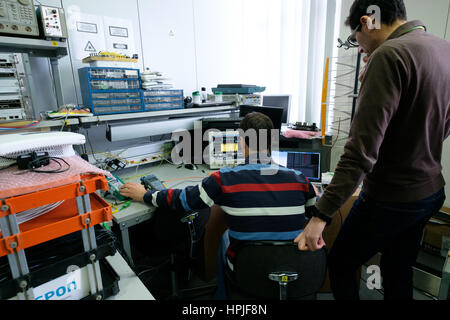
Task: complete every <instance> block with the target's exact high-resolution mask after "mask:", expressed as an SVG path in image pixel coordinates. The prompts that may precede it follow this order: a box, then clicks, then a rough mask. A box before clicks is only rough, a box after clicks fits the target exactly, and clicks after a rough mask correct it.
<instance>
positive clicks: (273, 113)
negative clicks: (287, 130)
mask: <svg viewBox="0 0 450 320" xmlns="http://www.w3.org/2000/svg"><path fill="white" fill-rule="evenodd" d="M252 112H260V113H262V114H265V115H266V116H268V117H269V118H270V119H271V120H272V122H273V126H274V128H275V129H281V124H282V118H283V112H284V109H283V108H278V107H255V106H246V105H243V106H240V113H239V116H240V117H242V118H243V117H245V116H246V115H247V114H249V113H252Z"/></svg>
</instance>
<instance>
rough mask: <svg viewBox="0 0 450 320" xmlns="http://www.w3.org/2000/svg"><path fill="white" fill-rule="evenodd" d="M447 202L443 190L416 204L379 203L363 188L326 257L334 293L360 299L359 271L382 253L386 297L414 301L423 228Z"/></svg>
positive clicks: (349, 298) (338, 296)
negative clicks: (417, 262)
mask: <svg viewBox="0 0 450 320" xmlns="http://www.w3.org/2000/svg"><path fill="white" fill-rule="evenodd" d="M444 201H445V192H444V189H442V190H441V191H439V192H438V193H436V194H434V195H433V196H431V197H429V198H427V199H424V200H421V201H417V202H413V203H387V202H379V201H376V200H374V199H371V198H369V197H368V196H367V195H366V194H364V193H363V192H361V194H360V196H359V198H358V199H357V200H356V202H355V203H354V205H353V208H352V209H351V211H350V213H349V215H348V217H347V218H346V220H345V222H344V224H343V225H342V228H341V230H340V232H339V234H338V236H337V238H336V241H335V243H334V245H333V247H332V249H331V251H330V254H329V257H328V262H329V272H330V283H331V289H332V291H333V295H334V298H335V299H336V300H359V286H358V282H357V276H356V275H357V271H358V269H359V268H360V267H361V266H362V265H363V264H364V263H366V262H367V261H368V260H369V259H370V258H372V257H373V256H374V255H375V254H377V253H378V252H381V255H382V256H381V263H380V269H381V277H382V280H383V283H382V284H383V288H384V299H385V300H412V298H413V281H412V278H413V270H412V267H413V265H414V263H415V261H416V259H417V256H418V253H419V248H420V243H421V239H422V235H423V230H424V227H425V225H426V224H427V222H428V221H429V220H430V218H431V217H432V216H433V215H435V214H436V213H438V212H439V210H440V209H441V208H442V205H443V204H444Z"/></svg>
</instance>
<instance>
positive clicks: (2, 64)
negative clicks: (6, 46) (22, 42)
mask: <svg viewBox="0 0 450 320" xmlns="http://www.w3.org/2000/svg"><path fill="white" fill-rule="evenodd" d="M27 92H28V90H27V86H26V80H25V77H24V74H23V64H22V61H21V57H20V56H19V55H17V54H6V53H4V54H0V121H17V120H24V119H25V118H27V117H28V118H31V117H32V105H31V100H30V98H29V96H28V93H27Z"/></svg>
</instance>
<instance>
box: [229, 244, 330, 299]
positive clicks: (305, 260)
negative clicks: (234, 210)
mask: <svg viewBox="0 0 450 320" xmlns="http://www.w3.org/2000/svg"><path fill="white" fill-rule="evenodd" d="M326 256H327V254H326V250H325V248H322V249H321V250H318V251H314V252H310V251H300V250H299V249H298V247H297V245H296V244H295V243H293V242H292V241H290V242H284V241H258V242H249V243H247V244H245V245H244V246H243V247H242V248H240V249H239V250H238V252H237V253H236V259H235V262H234V272H233V273H234V281H233V282H234V286H235V288H236V286H237V288H238V289H239V291H240V292H241V293H243V294H244V295H246V296H251V297H253V298H256V299H279V297H280V287H279V284H278V283H277V282H275V281H272V280H270V279H269V274H270V273H273V272H295V273H297V274H298V279H297V280H295V281H292V282H290V283H289V284H288V286H287V299H302V298H305V297H310V296H312V295H315V294H316V293H317V292H318V291H319V290H320V288H321V287H322V286H323V284H324V281H325V276H326V268H327V266H326V264H327V262H326Z"/></svg>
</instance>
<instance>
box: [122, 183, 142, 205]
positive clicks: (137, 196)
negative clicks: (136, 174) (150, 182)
mask: <svg viewBox="0 0 450 320" xmlns="http://www.w3.org/2000/svg"><path fill="white" fill-rule="evenodd" d="M119 191H120V194H121V195H123V196H124V197H128V198H131V199H133V200H135V201H139V202H144V196H145V194H146V193H147V190H145V188H144V186H143V185H142V184H140V183H125V184H124V185H123V186H122V187H121V188H120V190H119Z"/></svg>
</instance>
